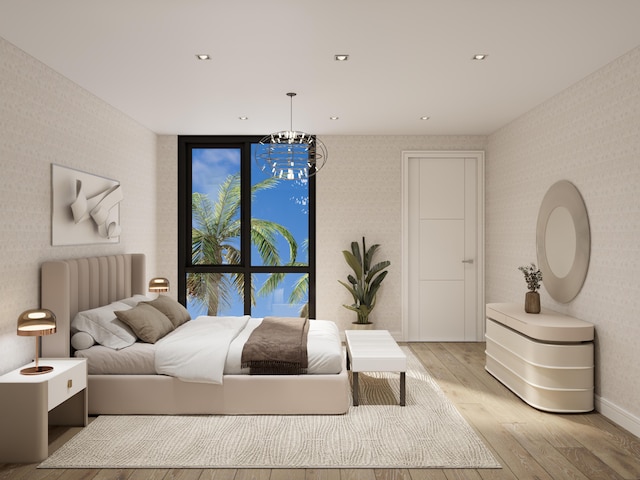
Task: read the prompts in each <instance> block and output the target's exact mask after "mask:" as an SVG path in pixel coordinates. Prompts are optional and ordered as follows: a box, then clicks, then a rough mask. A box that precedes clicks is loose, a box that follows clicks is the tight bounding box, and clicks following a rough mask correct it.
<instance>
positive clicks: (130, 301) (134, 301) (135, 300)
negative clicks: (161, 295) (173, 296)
mask: <svg viewBox="0 0 640 480" xmlns="http://www.w3.org/2000/svg"><path fill="white" fill-rule="evenodd" d="M154 299H155V297H147V296H145V295H140V294H139V293H136V294H135V295H134V296H133V297H129V298H123V299H122V300H118V302H122V303H126V304H127V305H129V306H130V307H135V306H136V305H138V304H139V303H140V302H150V301H151V300H154Z"/></svg>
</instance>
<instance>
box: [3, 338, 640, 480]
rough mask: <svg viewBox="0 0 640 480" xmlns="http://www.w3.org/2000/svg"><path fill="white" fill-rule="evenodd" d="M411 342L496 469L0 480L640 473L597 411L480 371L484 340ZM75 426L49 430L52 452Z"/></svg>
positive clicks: (21, 468) (24, 474)
mask: <svg viewBox="0 0 640 480" xmlns="http://www.w3.org/2000/svg"><path fill="white" fill-rule="evenodd" d="M409 346H410V347H411V349H412V350H413V351H414V353H415V354H416V355H417V356H418V357H419V358H420V360H421V361H422V362H423V363H424V365H425V367H426V368H427V369H428V370H429V371H430V372H431V375H433V377H434V378H435V379H436V380H437V381H438V383H439V385H440V387H441V388H442V390H443V391H444V392H445V394H446V395H447V397H449V399H450V400H451V401H452V402H453V403H454V404H455V405H456V406H457V408H458V409H459V410H460V412H461V413H462V414H463V415H464V417H465V418H466V419H467V421H468V422H469V423H470V424H471V425H472V426H473V428H475V430H476V431H477V432H478V434H479V435H480V436H481V438H482V439H483V440H484V441H485V443H486V444H487V445H488V446H489V448H490V449H491V450H492V452H493V453H494V455H495V456H496V458H497V459H498V460H499V462H500V463H501V464H502V466H503V468H502V469H486V470H485V469H477V470H476V469H456V470H454V469H393V470H385V469H306V470H305V469H273V470H269V469H169V470H166V469H157V470H143V469H131V470H129V469H127V470H117V469H104V470H80V469H78V470H44V469H36V466H37V465H36V464H32V465H0V480H1V479H25V480H26V479H57V478H58V479H64V480H67V479H69V480H80V479H82V480H90V479H91V480H113V479H118V480H120V479H121V480H125V479H127V480H138V479H145V480H146V479H149V480H160V479H162V480H178V479H182V480H187V479H188V480H212V479H215V480H390V479H393V480H430V479H439V480H444V479H448V480H453V479H476V480H477V479H562V480H564V479H583V480H584V479H640V439H639V438H637V437H635V436H634V435H631V434H630V433H629V432H627V431H625V430H623V429H621V428H619V427H617V426H615V425H614V424H612V423H611V422H609V421H608V420H607V419H605V418H604V417H603V416H602V415H600V414H598V413H588V414H571V415H560V414H550V413H544V412H540V411H538V410H535V409H533V408H531V407H529V406H528V405H526V404H525V403H523V402H522V401H521V400H520V399H518V398H517V397H516V396H515V395H513V394H512V393H511V392H510V391H509V390H507V389H506V388H505V387H504V386H502V384H500V383H499V382H498V381H497V380H495V379H494V378H493V377H492V376H491V375H489V374H488V373H487V372H486V371H485V370H484V360H485V356H484V343H411V344H409ZM407 387H408V388H410V384H408V385H407ZM77 431H78V429H74V428H62V427H57V428H56V429H52V431H51V432H50V437H49V442H50V450H51V451H53V450H55V449H56V448H58V447H59V446H60V445H62V444H63V443H64V442H65V441H66V440H68V439H69V438H70V437H71V436H73V435H74V434H75V433H76V432H77ZM0 434H2V432H0ZM425 448H428V446H425Z"/></svg>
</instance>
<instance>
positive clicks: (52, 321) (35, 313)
mask: <svg viewBox="0 0 640 480" xmlns="http://www.w3.org/2000/svg"><path fill="white" fill-rule="evenodd" d="M52 333H56V316H55V315H54V313H53V312H52V311H51V310H47V309H45V308H42V309H34V310H26V311H24V312H22V314H21V315H20V316H19V317H18V335H20V336H28V337H36V339H35V340H36V365H35V367H27V368H23V369H22V370H20V373H21V374H22V375H40V374H42V373H47V372H50V371H51V370H53V367H49V366H46V365H44V366H43V365H38V352H39V348H38V347H39V343H38V337H41V336H43V335H51V334H52Z"/></svg>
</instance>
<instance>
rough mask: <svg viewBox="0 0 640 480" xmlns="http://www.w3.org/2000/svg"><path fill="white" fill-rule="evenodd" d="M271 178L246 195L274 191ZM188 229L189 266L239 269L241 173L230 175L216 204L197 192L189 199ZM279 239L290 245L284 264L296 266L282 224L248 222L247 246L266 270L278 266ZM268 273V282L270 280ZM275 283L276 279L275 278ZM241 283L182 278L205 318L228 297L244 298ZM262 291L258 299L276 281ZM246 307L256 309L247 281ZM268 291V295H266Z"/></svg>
mask: <svg viewBox="0 0 640 480" xmlns="http://www.w3.org/2000/svg"><path fill="white" fill-rule="evenodd" d="M277 183H278V179H276V178H271V177H269V178H266V179H265V180H263V181H261V182H259V183H256V184H255V185H253V186H252V187H251V196H252V198H253V197H255V194H256V192H258V191H260V190H264V189H270V188H274V187H275V186H276V185H277ZM191 202H192V205H191V209H192V213H193V227H192V231H191V238H192V251H191V255H192V262H193V264H194V265H222V264H229V265H233V264H236V265H237V264H239V263H240V250H239V249H238V247H237V246H236V243H237V242H234V240H236V239H238V238H240V216H239V211H240V174H234V175H229V176H228V177H227V178H226V180H225V181H224V182H223V183H222V184H221V185H220V187H219V189H218V200H217V202H216V203H215V204H213V203H212V202H211V200H210V199H209V197H208V196H207V195H205V194H202V193H195V192H194V193H193V194H192V200H191ZM278 235H281V236H282V237H283V238H284V239H285V240H286V241H287V243H288V245H289V258H290V260H289V262H288V263H287V264H288V265H291V264H295V260H296V256H297V252H298V245H297V243H296V240H295V239H294V238H293V236H292V235H291V233H290V232H289V231H288V230H287V229H286V228H285V227H284V226H282V225H280V224H278V223H275V222H271V221H268V220H261V219H256V218H252V219H251V243H252V244H253V245H254V246H255V247H256V249H257V251H258V253H259V255H260V257H261V258H262V262H263V264H264V265H267V266H275V265H282V261H281V259H280V254H279V253H278V250H277V248H276V239H277V236H278ZM275 276H276V274H271V276H270V277H275ZM276 278H277V277H276ZM244 283H245V282H244V278H243V275H242V274H240V273H229V274H228V275H225V274H222V273H191V274H189V275H188V277H187V294H188V295H189V297H190V298H191V299H192V300H195V301H196V302H198V303H201V304H202V305H206V307H207V315H217V313H218V311H219V310H220V308H224V307H229V306H230V305H231V303H232V298H233V294H234V293H236V294H237V295H239V296H241V297H242V296H243V293H244ZM265 283H266V284H268V286H267V287H264V286H263V288H261V289H260V292H259V294H263V293H269V290H270V289H273V288H275V287H276V286H277V285H278V284H279V282H274V281H273V279H272V278H269V279H268V280H267V282H265ZM251 285H252V287H251V304H252V305H255V291H254V287H253V285H254V282H251ZM271 291H272V290H271Z"/></svg>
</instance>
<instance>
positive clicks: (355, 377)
mask: <svg viewBox="0 0 640 480" xmlns="http://www.w3.org/2000/svg"><path fill="white" fill-rule="evenodd" d="M351 374H352V375H353V406H354V407H357V406H358V372H351Z"/></svg>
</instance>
